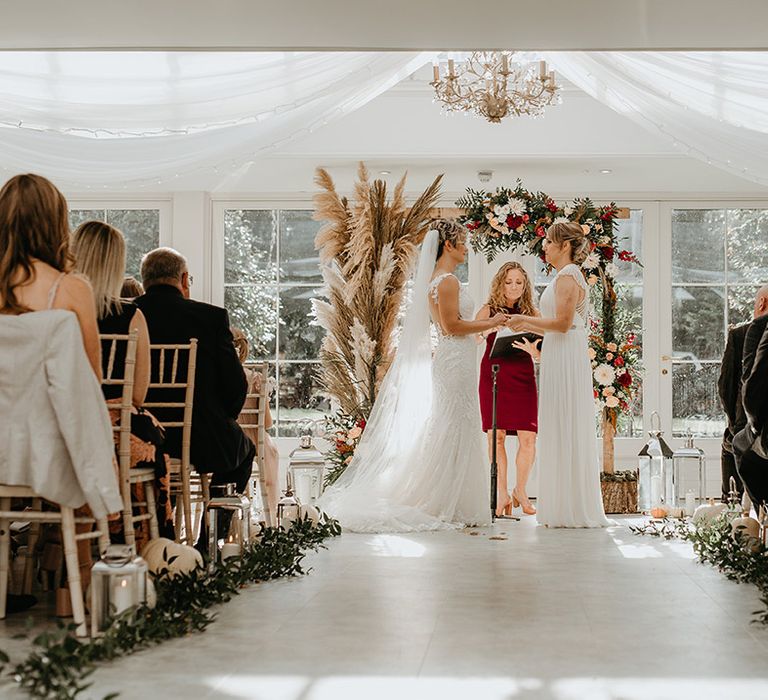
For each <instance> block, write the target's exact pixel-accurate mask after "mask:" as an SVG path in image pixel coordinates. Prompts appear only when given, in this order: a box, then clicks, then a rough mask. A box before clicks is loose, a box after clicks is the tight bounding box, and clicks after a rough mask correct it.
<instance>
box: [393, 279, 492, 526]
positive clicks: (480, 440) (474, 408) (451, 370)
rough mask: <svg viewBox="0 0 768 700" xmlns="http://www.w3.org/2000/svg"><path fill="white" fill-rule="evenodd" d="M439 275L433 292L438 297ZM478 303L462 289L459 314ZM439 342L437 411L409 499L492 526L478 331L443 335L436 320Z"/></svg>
mask: <svg viewBox="0 0 768 700" xmlns="http://www.w3.org/2000/svg"><path fill="white" fill-rule="evenodd" d="M448 276H451V275H450V273H444V274H442V275H438V276H437V277H435V279H434V280H432V282H431V283H430V285H429V290H428V293H429V295H430V296H431V297H432V299H433V300H434V301H435V302H438V301H439V300H438V289H437V288H438V286H439V284H440V283H441V282H442V281H443V280H444V279H445V278H446V277H448ZM474 309H475V305H474V302H473V301H472V298H471V297H470V296H469V293H468V292H467V290H466V289H465V288H464V287H463V286H461V287H460V291H459V315H460V317H461V318H463V319H471V318H473V315H474ZM435 329H436V331H437V347H436V348H435V351H434V354H433V357H432V411H431V415H430V418H429V422H428V425H427V428H426V431H425V436H426V437H425V440H424V443H423V444H422V454H421V460H420V461H421V464H419V465H414V466H415V467H417V468H415V469H414V470H413V471H412V472H411V473H412V474H413V478H412V479H410V480H409V482H408V483H407V484H406V488H405V490H404V502H405V503H406V504H407V505H412V506H415V507H417V508H419V509H420V510H423V511H424V512H426V513H428V514H429V515H432V516H434V517H435V518H438V519H439V520H442V521H443V522H447V523H454V524H456V525H460V526H461V525H464V526H471V525H487V524H489V523H490V521H491V511H490V492H491V481H490V467H489V465H488V460H487V458H486V448H485V440H484V437H483V434H482V430H481V426H480V406H479V405H478V397H477V389H476V387H477V345H476V343H475V339H474V336H473V335H465V336H452V335H444V334H443V333H442V331H441V329H440V327H439V326H438V325H437V324H435Z"/></svg>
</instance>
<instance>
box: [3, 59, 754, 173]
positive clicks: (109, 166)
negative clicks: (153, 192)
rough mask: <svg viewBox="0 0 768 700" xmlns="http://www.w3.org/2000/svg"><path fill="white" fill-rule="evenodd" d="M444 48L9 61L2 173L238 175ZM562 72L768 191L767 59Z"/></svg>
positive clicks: (644, 62) (589, 66)
mask: <svg viewBox="0 0 768 700" xmlns="http://www.w3.org/2000/svg"><path fill="white" fill-rule="evenodd" d="M436 56H437V54H434V53H403V52H343V53H333V52H303V53H207V52H199V53H184V52H172V53H160V52H146V53H123V52H82V53H78V52H73V53H65V52H55V53H54V52H7V53H0V167H2V168H3V169H4V170H5V172H6V174H11V173H14V172H19V171H35V172H40V173H43V174H45V175H47V176H49V177H51V178H52V179H54V180H55V181H56V182H59V183H62V184H67V185H69V186H78V185H88V186H95V187H98V186H101V185H104V186H108V187H113V186H119V185H122V186H123V187H131V186H135V185H141V184H142V183H154V182H158V181H160V182H162V181H164V180H168V179H170V178H174V177H178V176H180V175H182V174H187V173H190V172H195V171H200V170H215V171H220V170H221V171H223V172H226V171H227V170H231V169H236V168H238V167H240V166H242V165H245V164H247V163H249V162H252V161H253V160H254V159H255V158H257V157H258V156H259V155H261V154H263V153H266V152H269V151H274V150H276V149H279V148H280V146H281V145H283V144H286V143H288V142H289V141H291V140H293V139H295V138H297V137H300V136H303V135H306V134H308V133H311V132H313V131H314V130H316V129H319V128H321V127H322V126H323V125H325V124H327V123H329V122H331V121H333V120H335V119H338V118H340V117H343V116H344V115H346V114H348V113H350V112H351V111H353V110H355V109H357V108H359V107H361V106H363V105H365V104H366V103H367V102H369V101H370V100H372V99H373V98H375V97H376V96H378V95H379V94H381V93H382V92H384V91H385V90H388V89H389V88H390V87H392V86H393V85H395V84H396V83H398V82H399V81H400V80H402V79H404V78H405V77H407V76H408V75H409V74H411V73H412V72H413V71H415V70H417V69H418V68H420V67H421V66H423V65H424V64H425V63H428V62H430V61H431V60H433V59H434V58H436ZM545 57H546V58H547V59H548V60H549V61H550V63H551V64H552V65H553V67H554V68H555V70H556V71H558V72H559V73H560V74H562V75H563V76H564V77H566V78H567V79H568V80H570V81H571V82H573V83H574V84H575V85H577V86H578V87H579V88H581V89H582V90H584V91H585V92H587V93H588V94H590V95H592V96H593V97H595V98H596V99H598V100H599V101H601V102H603V103H604V104H606V105H607V106H609V107H610V108H612V109H614V110H615V111H617V112H619V113H620V114H623V115H625V116H626V117H628V118H630V119H632V120H634V121H635V122H637V123H638V124H640V125H641V126H643V127H645V128H647V129H649V130H651V131H653V132H654V133H656V134H661V135H663V136H664V137H666V138H668V139H669V141H670V143H672V144H674V145H675V147H676V148H678V149H680V150H681V152H683V153H688V154H690V155H691V156H692V157H696V158H699V159H701V160H703V161H705V162H708V163H711V164H712V165H713V166H717V167H720V168H723V169H725V170H728V171H730V172H732V173H735V174H736V175H739V176H740V177H742V178H745V179H748V180H751V181H753V182H756V183H760V184H768V158H765V153H768V53H765V52H706V53H704V52H684V53H683V52H681V53H676V52H634V53H633V52H610V53H600V52H556V53H549V54H546V55H545Z"/></svg>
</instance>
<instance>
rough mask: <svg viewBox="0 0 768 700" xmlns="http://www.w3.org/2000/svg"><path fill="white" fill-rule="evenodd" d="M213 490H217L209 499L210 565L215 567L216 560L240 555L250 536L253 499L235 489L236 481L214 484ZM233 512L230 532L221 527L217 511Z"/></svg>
mask: <svg viewBox="0 0 768 700" xmlns="http://www.w3.org/2000/svg"><path fill="white" fill-rule="evenodd" d="M211 491H214V492H215V491H218V493H216V495H212V496H211V499H210V500H209V501H208V506H207V509H206V514H207V517H208V568H209V570H213V569H214V568H215V566H216V563H217V562H218V561H219V560H221V561H224V560H225V559H228V558H229V557H239V556H240V555H241V554H242V553H243V547H244V545H247V544H248V542H250V539H251V532H250V526H251V518H250V513H251V502H250V501H249V500H248V498H247V497H246V496H244V495H240V494H238V493H237V491H236V486H235V484H222V485H220V486H211ZM222 511H223V512H227V513H230V514H231V517H230V520H229V527H228V528H227V532H226V533H224V532H221V533H220V532H219V531H218V521H219V518H218V514H219V513H220V512H222Z"/></svg>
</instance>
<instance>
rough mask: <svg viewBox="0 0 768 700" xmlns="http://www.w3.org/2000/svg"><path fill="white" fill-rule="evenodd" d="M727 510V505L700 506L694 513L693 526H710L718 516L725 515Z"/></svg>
mask: <svg viewBox="0 0 768 700" xmlns="http://www.w3.org/2000/svg"><path fill="white" fill-rule="evenodd" d="M727 508H728V506H727V505H725V503H715V504H713V505H708V504H704V505H700V506H699V507H698V508H697V509H696V510H695V511H694V513H693V524H694V525H708V524H709V523H711V522H712V521H713V520H714V519H715V518H716V517H717V516H718V515H721V514H722V513H725V511H726V509H727Z"/></svg>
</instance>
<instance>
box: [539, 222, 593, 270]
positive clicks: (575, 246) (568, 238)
mask: <svg viewBox="0 0 768 700" xmlns="http://www.w3.org/2000/svg"><path fill="white" fill-rule="evenodd" d="M547 236H549V239H550V240H551V241H552V242H553V243H568V245H569V246H570V247H571V260H573V262H574V263H576V264H577V265H581V263H583V262H584V261H585V260H586V259H587V255H589V252H590V245H589V239H588V238H587V236H586V234H585V233H584V229H582V228H581V224H577V223H576V222H575V221H568V222H564V221H563V222H558V223H556V224H552V225H551V226H550V227H549V228H548V229H547Z"/></svg>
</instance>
